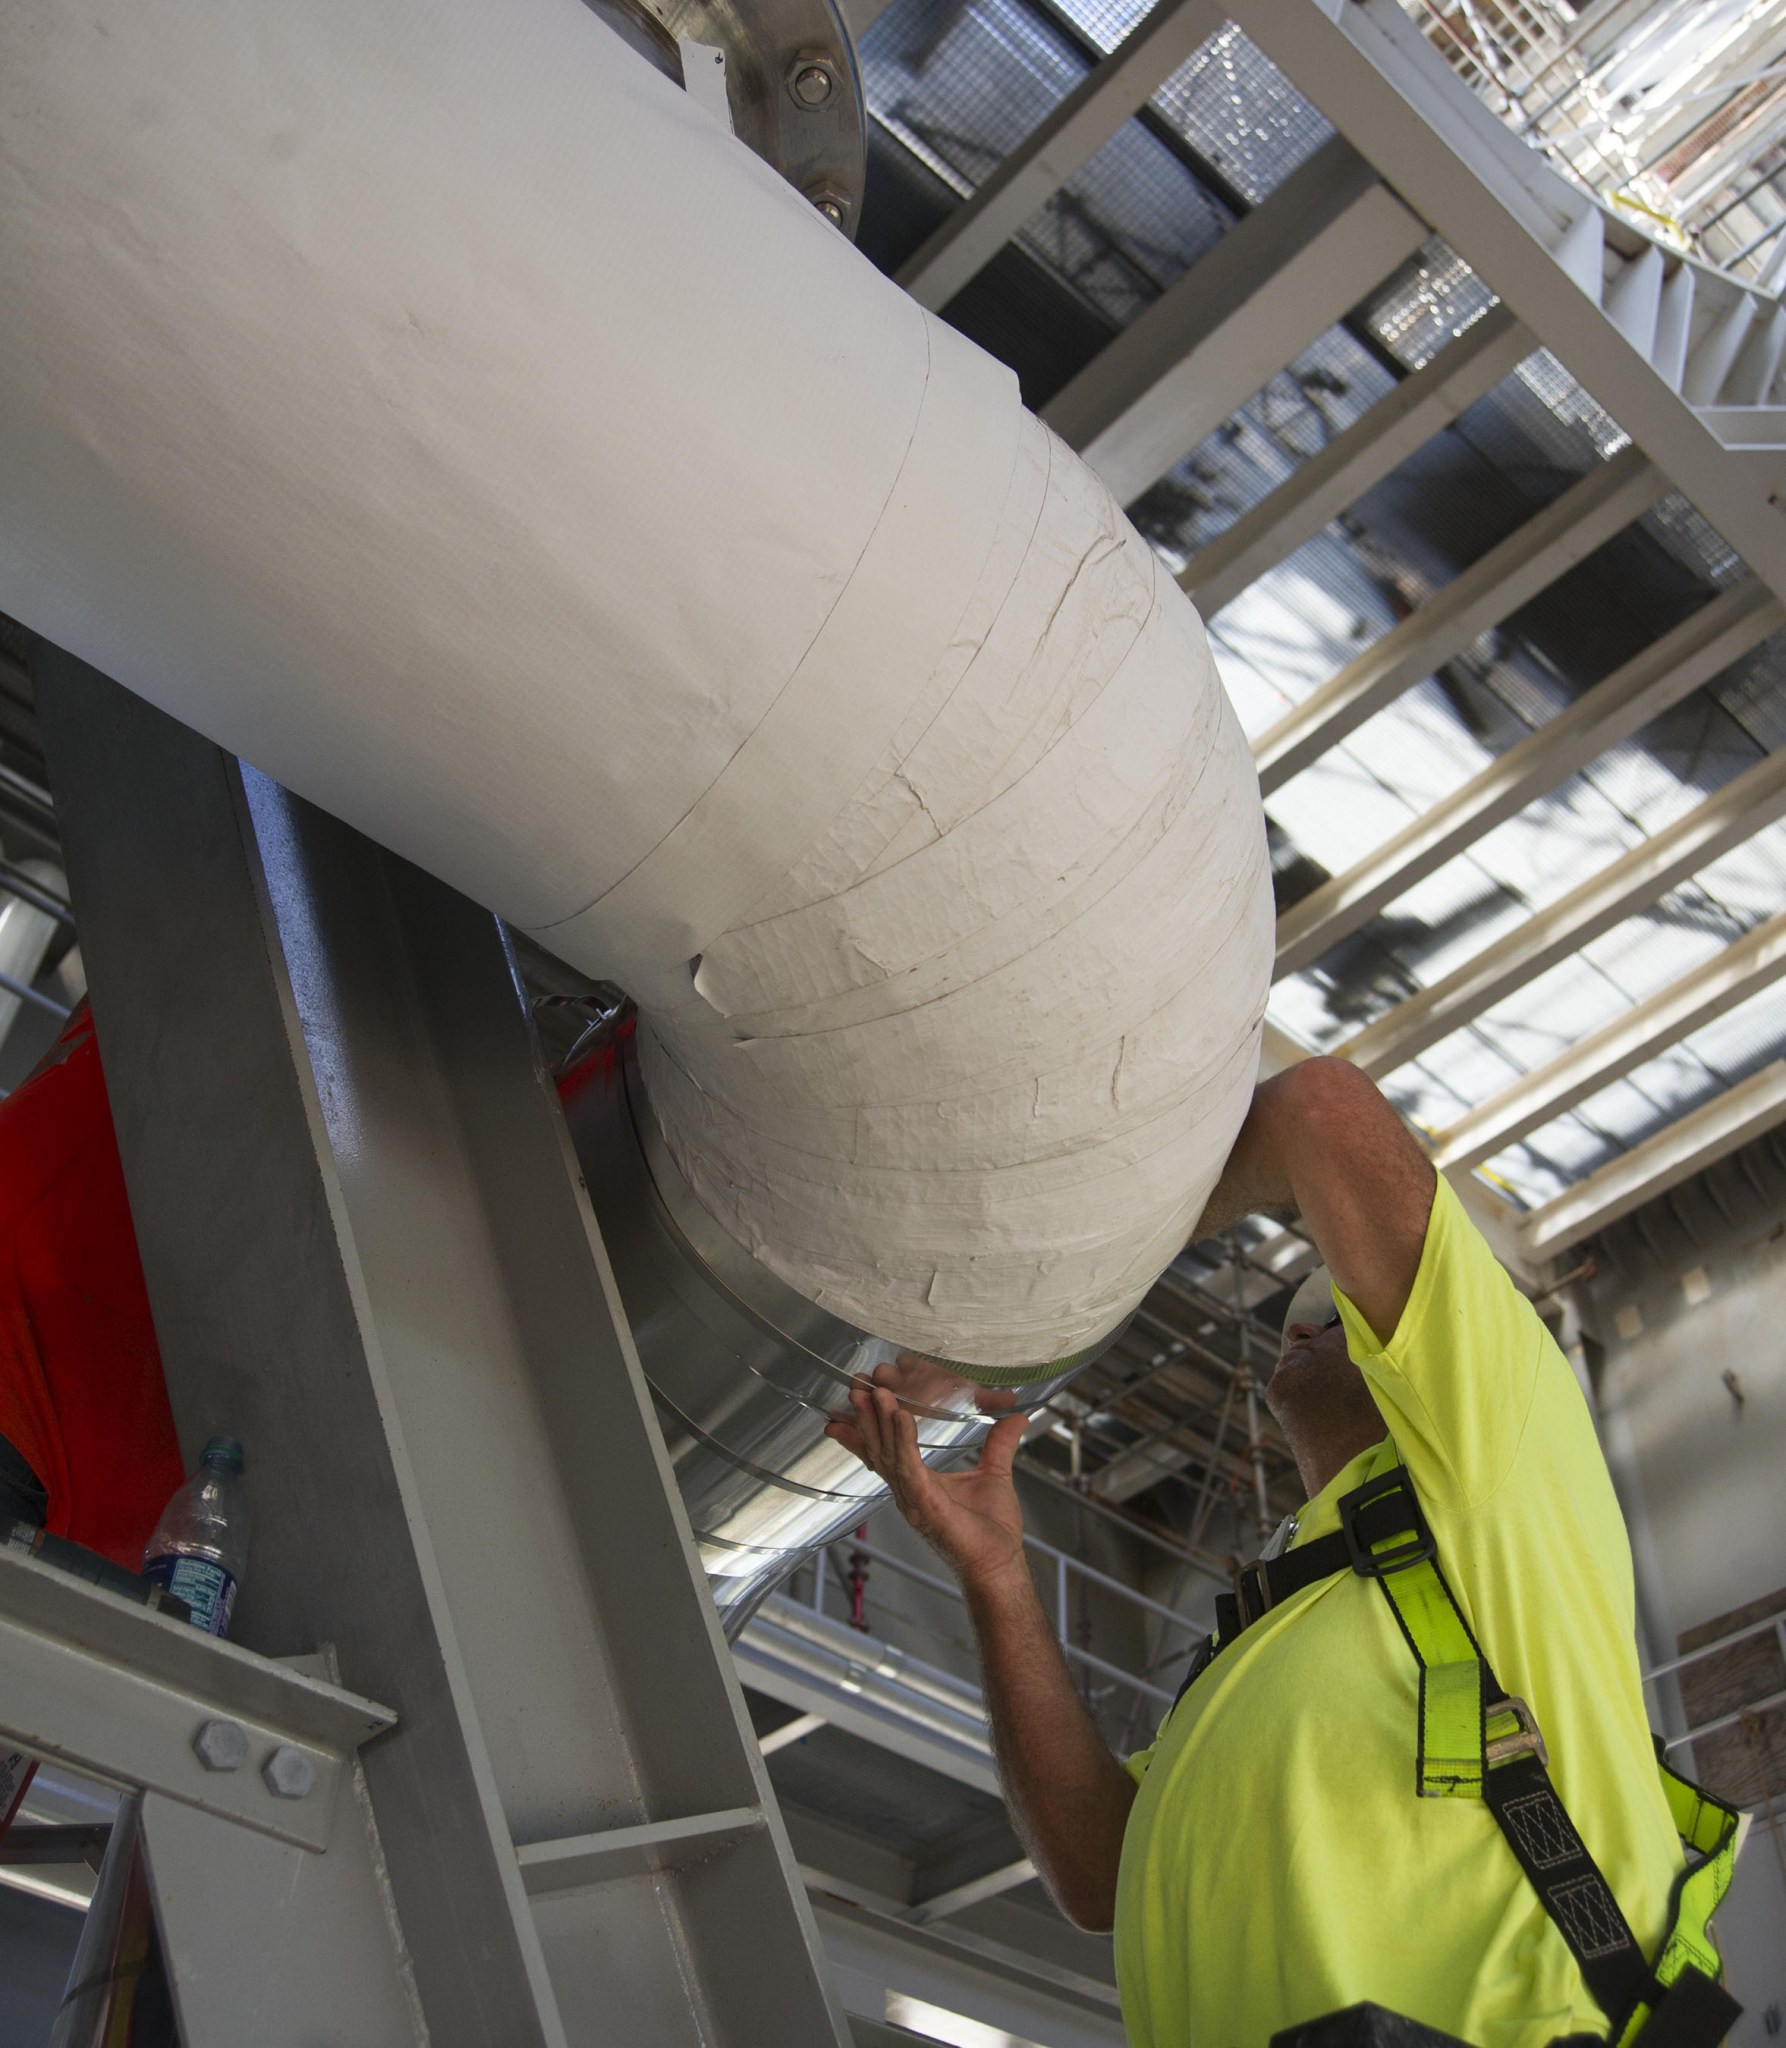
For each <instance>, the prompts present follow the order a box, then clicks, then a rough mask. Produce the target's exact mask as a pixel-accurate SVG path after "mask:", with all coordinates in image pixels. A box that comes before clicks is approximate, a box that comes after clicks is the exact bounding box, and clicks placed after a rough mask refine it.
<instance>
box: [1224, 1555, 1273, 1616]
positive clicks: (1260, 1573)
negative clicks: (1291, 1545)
mask: <svg viewBox="0 0 1786 2048" xmlns="http://www.w3.org/2000/svg"><path fill="white" fill-rule="evenodd" d="M1267 1562H1268V1560H1267V1559H1265V1558H1262V1557H1256V1558H1254V1559H1253V1561H1252V1562H1251V1563H1250V1564H1243V1565H1242V1566H1241V1567H1240V1569H1239V1571H1238V1572H1236V1573H1235V1575H1234V1598H1235V1602H1236V1604H1237V1605H1238V1607H1239V1609H1240V1626H1241V1628H1242V1629H1249V1628H1251V1627H1252V1625H1253V1623H1254V1622H1256V1621H1257V1620H1258V1619H1259V1617H1260V1616H1261V1615H1262V1614H1265V1613H1267V1612H1269V1610H1270V1609H1271V1608H1272V1607H1273V1606H1274V1605H1275V1604H1276V1603H1275V1602H1274V1601H1273V1599H1272V1597H1271V1574H1270V1572H1269V1571H1268V1570H1267V1568H1266V1567H1267Z"/></svg>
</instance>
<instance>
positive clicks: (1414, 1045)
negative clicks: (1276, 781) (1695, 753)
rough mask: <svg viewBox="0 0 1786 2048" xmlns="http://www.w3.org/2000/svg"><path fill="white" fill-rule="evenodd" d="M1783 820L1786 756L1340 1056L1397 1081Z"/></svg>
mask: <svg viewBox="0 0 1786 2048" xmlns="http://www.w3.org/2000/svg"><path fill="white" fill-rule="evenodd" d="M1782 817H1786V750H1782V751H1781V752H1779V753H1776V754H1769V755H1767V756H1765V757H1764V758H1763V759H1762V760H1760V761H1757V762H1756V764H1755V765H1754V767H1753V768H1748V769H1745V770H1744V771H1743V773H1742V774H1741V775H1739V776H1737V777H1736V779H1735V780H1734V781H1732V782H1728V783H1726V784H1725V786H1724V787H1723V788H1722V789H1721V790H1718V791H1717V792H1716V793H1715V794H1713V795H1711V796H1708V797H1707V798H1706V799H1705V801H1704V802H1703V803H1701V804H1698V805H1696V806H1695V807H1694V808H1693V809H1692V810H1691V811H1689V812H1687V814H1686V815H1685V816H1684V817H1681V818H1677V819H1676V820H1675V821H1674V823H1673V824H1671V825H1666V826H1664V827H1663V828H1662V830H1661V831H1660V832H1658V833H1656V834H1655V835H1654V837H1652V838H1649V839H1645V840H1643V841H1641V842H1640V843H1639V844H1638V845H1636V846H1634V847H1632V848H1631V850H1630V851H1629V852H1628V853H1624V854H1621V855H1620V856H1619V858H1618V859H1617V860H1615V861H1611V862H1609V863H1608V864H1607V865H1606V866H1605V867H1604V868H1602V869H1601V870H1600V872H1599V873H1598V874H1596V875H1590V876H1589V878H1588V879H1587V880H1586V881H1585V882H1582V883H1580V884H1579V885H1578V886H1577V887H1576V888H1574V889H1571V890H1570V891H1569V893H1568V894H1567V895H1566V896H1560V897H1559V898H1558V899H1557V900H1556V902H1554V903H1550V904H1546V905H1545V906H1544V907H1543V908H1542V909H1539V910H1535V911H1533V913H1532V914H1531V916H1530V917H1528V918H1527V919H1526V920H1525V922H1524V923H1523V924H1521V925H1519V926H1518V927H1517V928H1516V929H1515V930H1513V931H1510V932H1509V933H1508V934H1507V935H1506V937H1504V938H1501V939H1497V940H1496V941H1495V942H1494V944H1493V945H1491V946H1485V947H1484V948H1483V949H1482V951H1481V952H1480V953H1478V954H1477V955H1476V956H1475V957H1474V958H1473V959H1470V960H1466V961H1465V962H1464V964H1463V965H1462V966H1461V967H1458V968H1456V969H1454V970H1453V971H1452V972H1451V973H1450V974H1448V975H1446V976H1445V977H1444V979H1443V980H1441V981H1436V982H1434V983H1433V985H1432V986H1431V987H1430V988H1424V989H1420V990H1417V991H1416V992H1415V993H1414V994H1413V995H1411V996H1406V997H1404V998H1403V999H1402V1000H1401V1001H1400V1002H1399V1003H1397V1004H1396V1005H1395V1006H1394V1008H1393V1009H1390V1010H1388V1011H1386V1012H1385V1013H1384V1014H1383V1015H1382V1016H1381V1017H1379V1018H1378V1019H1377V1020H1376V1022H1375V1023H1374V1024H1367V1025H1366V1026H1365V1028H1364V1029H1363V1030H1362V1031H1360V1032H1359V1033H1358V1034H1357V1035H1356V1036H1355V1037H1353V1038H1350V1039H1348V1040H1347V1041H1346V1042H1345V1044H1344V1045H1342V1046H1340V1047H1339V1048H1338V1050H1339V1053H1340V1055H1341V1056H1342V1057H1343V1058H1345V1059H1348V1060H1350V1061H1351V1062H1352V1063H1353V1065H1354V1066H1357V1067H1361V1068H1362V1069H1363V1070H1364V1072H1365V1073H1367V1074H1370V1075H1372V1076H1374V1077H1376V1078H1378V1079H1381V1077H1382V1076H1383V1075H1385V1074H1389V1073H1393V1072H1394V1071H1395V1069H1396V1068H1397V1067H1399V1066H1402V1065H1404V1064H1405V1063H1406V1062H1407V1061H1409V1060H1411V1059H1418V1058H1419V1056H1420V1054H1421V1053H1423V1052H1425V1050H1426V1049H1427V1047H1428V1046H1430V1045H1437V1044H1438V1042H1439V1040H1440V1039H1442V1038H1448V1037H1449V1036H1450V1035H1451V1033H1452V1032H1453V1031H1460V1030H1462V1029H1463V1027H1464V1026H1465V1025H1466V1024H1470V1023H1473V1022H1474V1021H1475V1019H1476V1018H1478V1017H1480V1016H1481V1015H1482V1014H1483V1012H1484V1011H1485V1010H1489V1009H1492V1008H1493V1007H1494V1005H1495V1004H1496V1003H1498V1002H1499V1001H1500V1000H1501V999H1502V997H1503V996H1506V995H1510V994H1511V993H1512V991H1513V990H1514V989H1516V988H1518V987H1520V986H1521V985H1522V984H1523V983H1525V982H1528V981H1531V980H1532V979H1534V977H1536V976H1537V975H1540V974H1542V973H1543V972H1544V971H1545V970H1546V968H1549V967H1554V966H1555V965H1556V963H1557V962H1558V961H1559V960H1563V959H1566V958H1567V957H1568V956H1569V955H1570V954H1571V953H1574V952H1578V951H1579V950H1580V949H1581V948H1582V947H1583V946H1585V945H1586V944H1587V943H1588V942H1589V941H1590V940H1591V939H1596V938H1598V937H1599V936H1600V934H1601V933H1602V932H1606V931H1610V930H1611V929H1612V927H1613V926H1614V925H1615V924H1619V923H1621V922H1622V921H1623V920H1624V919H1625V918H1627V917H1630V916H1632V915H1633V914H1634V913H1636V912H1637V911H1640V910H1642V909H1643V908H1644V907H1645V906H1646V905H1647V904H1651V903H1654V902H1655V901H1656V899H1657V898H1658V897H1659V896H1663V895H1666V894H1667V892H1668V891H1669V890H1670V889H1672V888H1674V887H1675V886H1676V885H1677V884H1678V883H1680V882H1684V881H1685V880H1686V879H1687V877H1688V876H1689V875H1692V874H1696V873H1697V872H1698V871H1699V870H1700V869H1701V868H1704V867H1709V866H1710V865H1711V863H1712V862H1713V861H1715V860H1718V859H1721V858H1722V856H1723V855H1725V854H1726V853H1728V852H1729V851H1730V850H1731V848H1732V847H1735V846H1740V845H1741V844H1742V843H1743V841H1744V840H1745V839H1752V838H1753V837H1754V836H1755V834H1756V833H1757V832H1759V831H1760V830H1761V829H1762V828H1763V827H1764V826H1766V825H1771V824H1773V822H1774V821H1775V820H1776V819H1777V818H1782Z"/></svg>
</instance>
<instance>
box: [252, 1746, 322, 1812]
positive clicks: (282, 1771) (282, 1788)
mask: <svg viewBox="0 0 1786 2048" xmlns="http://www.w3.org/2000/svg"><path fill="white" fill-rule="evenodd" d="M260 1774H261V1776H262V1777H263V1778H264V1779H265V1780H266V1781H267V1790H268V1791H269V1792H271V1793H272V1795H273V1797H274V1798H275V1799H304V1798H307V1797H308V1796H309V1794H310V1792H311V1790H312V1788H313V1787H314V1786H315V1784H316V1766H315V1765H314V1764H313V1763H312V1762H311V1761H310V1759H309V1758H308V1757H307V1756H306V1755H305V1754H304V1752H303V1751H302V1750H301V1749H294V1748H293V1747H292V1746H291V1744H290V1743H289V1742H282V1743H281V1744H280V1745H279V1747H278V1748H277V1749H276V1750H274V1752H273V1754H272V1755H271V1756H270V1757H268V1758H267V1760H266V1762H265V1763H264V1764H262V1765H261V1767H260Z"/></svg>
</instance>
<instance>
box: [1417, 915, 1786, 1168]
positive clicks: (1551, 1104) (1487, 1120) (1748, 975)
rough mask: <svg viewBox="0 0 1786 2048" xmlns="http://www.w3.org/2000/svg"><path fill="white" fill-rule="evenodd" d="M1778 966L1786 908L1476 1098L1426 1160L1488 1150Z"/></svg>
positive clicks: (1702, 1019)
mask: <svg viewBox="0 0 1786 2048" xmlns="http://www.w3.org/2000/svg"><path fill="white" fill-rule="evenodd" d="M1783 974H1786V911H1783V912H1782V913H1781V914H1780V915H1779V916H1778V917H1771V918H1769V919H1768V920H1767V921H1766V923H1764V924H1761V925H1758V926H1757V927H1756V928H1755V929H1754V930H1753V931H1751V932H1745V933H1744V935H1743V936H1742V937H1741V938H1740V939H1738V940H1737V941H1736V942H1735V944H1734V945H1730V946H1726V947H1724V948H1723V949H1722V950H1721V951H1720V952H1718V953H1716V954H1714V955H1713V956H1712V958H1711V959H1709V960H1707V961H1706V962H1705V963H1704V965H1703V966H1700V967H1697V968H1695V969H1694V971H1693V972H1692V973H1691V974H1683V975H1682V976H1681V977H1680V978H1679V979H1678V980H1676V981H1673V982H1671V983H1670V984H1669V985H1668V986H1667V987H1666V988H1664V989H1660V990H1658V991H1657V993H1656V994H1655V995H1653V996H1651V997H1649V998H1648V1000H1647V1001H1645V1002H1641V1003H1634V1004H1633V1005H1632V1007H1631V1008H1630V1009H1629V1010H1627V1011H1626V1012H1625V1013H1624V1015H1623V1016H1620V1017H1615V1018H1614V1019H1613V1020H1612V1021H1611V1023H1609V1024H1606V1025H1603V1026H1602V1027H1601V1029H1600V1030H1598V1031H1593V1032H1590V1033H1589V1034H1588V1036H1587V1037H1586V1038H1583V1039H1580V1040H1578V1041H1577V1042H1576V1043H1575V1044H1574V1045H1571V1046H1570V1047H1568V1048H1567V1050H1566V1051H1563V1052H1560V1053H1558V1054H1557V1056H1556V1058H1555V1059H1551V1060H1547V1061H1545V1063H1544V1064H1543V1065H1542V1066H1540V1067H1535V1068H1534V1069H1533V1070H1532V1071H1531V1072H1530V1073H1529V1074H1522V1075H1521V1076H1520V1078H1519V1079H1518V1080H1517V1081H1515V1082H1512V1083H1511V1084H1510V1085H1509V1086H1507V1087H1506V1088H1503V1089H1501V1090H1500V1091H1499V1092H1498V1093H1497V1094H1495V1095H1492V1096H1490V1097H1489V1098H1488V1100H1487V1101H1486V1102H1483V1103H1480V1104H1478V1105H1477V1107H1476V1108H1475V1109H1473V1110H1472V1111H1471V1112H1470V1114H1469V1115H1468V1116H1466V1117H1463V1118H1461V1119H1460V1120H1459V1121H1458V1122H1457V1123H1455V1124H1453V1125H1452V1126H1451V1128H1450V1129H1449V1130H1447V1131H1444V1132H1442V1133H1441V1134H1440V1136H1439V1140H1438V1143H1437V1144H1436V1146H1435V1147H1434V1150H1433V1164H1434V1165H1435V1166H1438V1167H1441V1168H1444V1169H1446V1170H1448V1171H1457V1170H1462V1169H1466V1168H1468V1167H1472V1166H1478V1165H1480V1164H1481V1163H1482V1161H1483V1160H1485V1159H1491V1158H1493V1156H1494V1155H1495V1154H1496V1153H1497V1152H1499V1151H1501V1150H1502V1149H1503V1148H1504V1147H1505V1146H1508V1145H1511V1144H1514V1143H1515V1142H1516V1141H1517V1140H1519V1139H1520V1138H1523V1137H1524V1136H1525V1135H1526V1133H1527V1132H1528V1131H1535V1130H1536V1129H1537V1128H1538V1127H1539V1125H1540V1124H1545V1123H1548V1122H1549V1121H1550V1119H1551V1118H1552V1117H1555V1116H1561V1115H1562V1114H1563V1112H1564V1111H1565V1110H1568V1109H1573V1108H1574V1107H1575V1105H1576V1104H1577V1103H1578V1102H1585V1101H1586V1100H1587V1099H1588V1097H1589V1096H1590V1095H1594V1094H1596V1093H1598V1091H1599V1090H1600V1089H1602V1088H1605V1087H1609V1086H1610V1085H1611V1084H1612V1083H1613V1082H1614V1081H1619V1080H1622V1079H1623V1078H1624V1077H1625V1075H1627V1074H1629V1073H1631V1072H1632V1071H1633V1070H1634V1069H1636V1068H1637V1067H1640V1066H1642V1064H1643V1063H1644V1061H1645V1060H1647V1059H1651V1058H1653V1057H1654V1056H1655V1055H1656V1054H1657V1053H1659V1052H1663V1051H1665V1050H1666V1049H1667V1048H1668V1047H1669V1046H1671V1045H1673V1044H1675V1043H1676V1042H1677V1041H1678V1040H1680V1039H1682V1038H1685V1037H1687V1036H1688V1035H1689V1034H1690V1033H1692V1032H1694V1031H1697V1030H1698V1029H1699V1028H1700V1026H1701V1025H1703V1024H1709V1023H1711V1022H1712V1020H1713V1019H1714V1018H1716V1017H1720V1016H1722V1015H1723V1014H1724V1013H1725V1011H1727V1010H1730V1009H1732V1008H1734V1007H1735V1005H1736V1004H1738V1003H1743V1002H1747V1001H1748V999H1749V998H1750V997H1751V996H1754V995H1758V994H1760V992H1761V991H1762V990H1763V989H1765V988H1768V987H1770V986H1771V985H1772V984H1773V983H1774V982H1776V981H1778V980H1779V979H1780V977H1781V976H1782V975H1783Z"/></svg>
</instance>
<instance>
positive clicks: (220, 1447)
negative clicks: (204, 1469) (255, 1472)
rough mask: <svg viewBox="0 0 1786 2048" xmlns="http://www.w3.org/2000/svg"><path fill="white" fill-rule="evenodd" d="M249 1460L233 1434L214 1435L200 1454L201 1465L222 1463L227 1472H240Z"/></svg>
mask: <svg viewBox="0 0 1786 2048" xmlns="http://www.w3.org/2000/svg"><path fill="white" fill-rule="evenodd" d="M247 1462H248V1461H247V1459H246V1458H245V1457H244V1456H243V1452H242V1446H241V1445H240V1444H239V1443H238V1442H237V1441H236V1439H235V1438H234V1437H233V1436H214V1437H213V1438H212V1439H211V1441H210V1442H209V1443H208V1444H206V1446H205V1448H204V1450H203V1451H202V1452H201V1453H200V1456H199V1463H200V1464H201V1465H221V1466H222V1467H223V1468H224V1470H225V1471H226V1472H240V1471H241V1470H242V1468H243V1466H244V1465H245V1464H246V1463H247Z"/></svg>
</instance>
